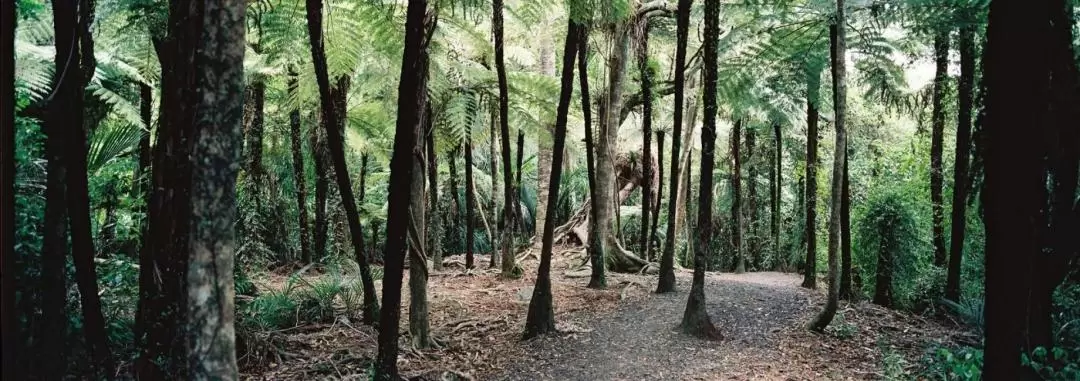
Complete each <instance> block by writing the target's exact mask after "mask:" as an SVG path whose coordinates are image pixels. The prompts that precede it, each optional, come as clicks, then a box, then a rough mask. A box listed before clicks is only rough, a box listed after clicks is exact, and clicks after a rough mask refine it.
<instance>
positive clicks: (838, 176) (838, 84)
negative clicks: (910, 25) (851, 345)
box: [810, 0, 847, 332]
mask: <svg viewBox="0 0 1080 381" xmlns="http://www.w3.org/2000/svg"><path fill="white" fill-rule="evenodd" d="M844 22H845V21H844V0H836V20H835V24H833V25H831V26H830V28H831V29H830V37H831V40H832V52H831V53H832V54H831V56H832V71H833V73H832V74H833V109H834V113H835V114H836V116H835V117H834V124H835V127H836V145H835V146H836V147H837V149H836V153H834V154H833V172H832V173H833V175H832V191H831V194H830V196H829V197H830V198H831V200H830V202H829V203H830V206H829V208H830V213H829V214H830V215H829V296H828V298H827V300H826V302H825V308H824V309H823V310H822V311H821V313H820V314H818V316H817V317H815V318H814V321H813V323H811V325H810V329H812V330H814V331H817V332H824V331H825V327H827V326H828V325H829V323H830V322H832V319H833V316H835V315H836V308H837V305H838V304H839V298H840V268H839V263H838V262H839V259H840V258H839V257H840V253H838V251H839V249H840V247H839V246H840V225H841V215H840V214H841V213H840V210H841V209H842V207H841V204H842V202H841V200H842V199H843V189H844V165H845V163H846V162H847V152H846V151H847V150H846V149H845V147H847V130H846V129H845V128H846V126H845V114H846V113H847V82H846V80H847V70H846V68H845V66H846V63H845V60H846V58H845V57H847V56H846V55H845V54H846V51H847V50H846V43H845V38H844Z"/></svg>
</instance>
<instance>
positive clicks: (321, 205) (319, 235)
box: [311, 117, 330, 261]
mask: <svg viewBox="0 0 1080 381" xmlns="http://www.w3.org/2000/svg"><path fill="white" fill-rule="evenodd" d="M326 123H327V122H326V118H325V117H321V118H319V126H318V127H314V128H312V129H311V153H312V162H313V163H314V164H315V165H314V167H315V226H314V229H313V234H314V236H313V237H312V243H313V245H312V252H311V256H312V259H313V260H316V261H318V260H321V259H322V258H325V257H326V243H327V242H329V230H330V222H329V216H328V214H327V212H326V206H327V203H328V202H329V200H328V199H329V197H330V168H329V166H330V164H329V162H330V157H329V156H330V155H329V149H328V148H327V147H326V129H327V128H326Z"/></svg>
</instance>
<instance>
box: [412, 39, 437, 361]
mask: <svg viewBox="0 0 1080 381" xmlns="http://www.w3.org/2000/svg"><path fill="white" fill-rule="evenodd" d="M425 29H426V28H425ZM427 59H428V58H427V50H426V49H424V50H421V56H420V61H421V62H420V65H419V66H420V67H419V70H420V75H421V78H420V83H421V87H420V91H422V92H426V91H427V76H428V62H427ZM421 98H422V100H421V101H420V102H421V103H422V105H421V107H423V108H421V109H420V110H421V111H422V112H423V113H422V114H421V116H420V118H419V120H417V121H416V127H415V130H416V133H417V138H416V143H415V145H414V146H413V149H412V181H411V184H410V189H409V227H408V234H409V238H408V243H409V245H408V246H409V338H410V339H411V340H410V342H411V343H412V346H413V348H416V349H424V348H428V347H430V346H431V345H432V340H431V325H430V324H429V323H428V301H427V283H428V266H427V262H428V255H429V253H430V251H428V250H429V249H431V246H425V241H424V239H425V237H427V232H428V229H427V228H428V223H429V219H428V218H427V214H426V213H425V212H426V211H427V205H426V204H427V193H425V190H424V186H425V183H424V181H425V178H424V177H425V176H426V175H427V172H426V171H425V164H426V163H427V162H426V160H425V157H424V156H425V155H424V153H425V152H426V150H427V147H426V146H427V138H426V137H425V135H426V136H431V135H430V134H429V131H430V127H431V126H432V124H431V116H432V115H431V108H430V107H428V106H427V99H426V97H425V96H421ZM432 143H434V141H432ZM431 192H432V193H434V192H436V189H435V188H434V187H432V189H431Z"/></svg>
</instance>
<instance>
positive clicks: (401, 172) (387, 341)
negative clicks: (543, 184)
mask: <svg viewBox="0 0 1080 381" xmlns="http://www.w3.org/2000/svg"><path fill="white" fill-rule="evenodd" d="M436 18H437V16H435V15H433V14H428V4H427V1H426V0H409V6H408V8H407V10H406V13H405V43H404V45H405V49H404V55H403V57H402V61H401V80H400V82H399V84H398V117H397V128H396V133H395V135H394V151H393V156H392V158H391V159H390V188H389V194H390V195H391V196H390V200H389V207H388V209H387V215H388V218H387V222H386V254H385V261H386V267H385V272H386V275H385V277H384V279H383V306H384V307H385V308H383V310H382V315H381V317H380V319H379V322H380V327H379V355H378V361H377V365H376V367H375V380H378V381H389V380H397V379H398V369H397V358H398V337H397V336H398V326H399V319H400V318H401V276H402V272H403V267H404V261H405V255H406V252H407V248H408V245H407V241H406V235H407V234H408V233H409V230H410V229H409V226H408V225H409V223H410V221H409V218H410V216H409V199H410V197H411V195H410V193H411V192H410V182H411V181H412V177H413V173H412V172H413V161H414V160H415V158H414V155H413V152H414V149H415V147H416V146H417V144H418V143H417V142H418V140H419V139H420V137H421V135H420V134H422V133H423V131H422V130H421V129H422V128H423V126H422V123H421V119H420V118H421V116H422V114H423V111H424V110H425V109H426V104H427V83H426V79H427V73H426V72H427V46H428V45H427V44H428V43H429V42H430V40H429V38H430V36H431V32H432V31H431V30H430V29H428V28H434V27H435V19H436ZM419 152H423V151H419ZM420 265H423V264H422V263H421V264H420ZM425 268H426V267H425Z"/></svg>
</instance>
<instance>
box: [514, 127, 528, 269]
mask: <svg viewBox="0 0 1080 381" xmlns="http://www.w3.org/2000/svg"><path fill="white" fill-rule="evenodd" d="M523 160H525V132H524V131H522V130H521V129H520V128H519V129H518V139H517V165H516V166H515V167H516V168H517V169H516V170H515V172H514V175H515V176H517V177H516V178H515V179H514V198H513V200H514V227H515V229H516V230H517V231H518V232H520V233H524V232H525V215H524V214H521V184H522V182H521V165H522V164H523V163H522V161H523ZM514 249H516V247H511V250H514Z"/></svg>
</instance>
